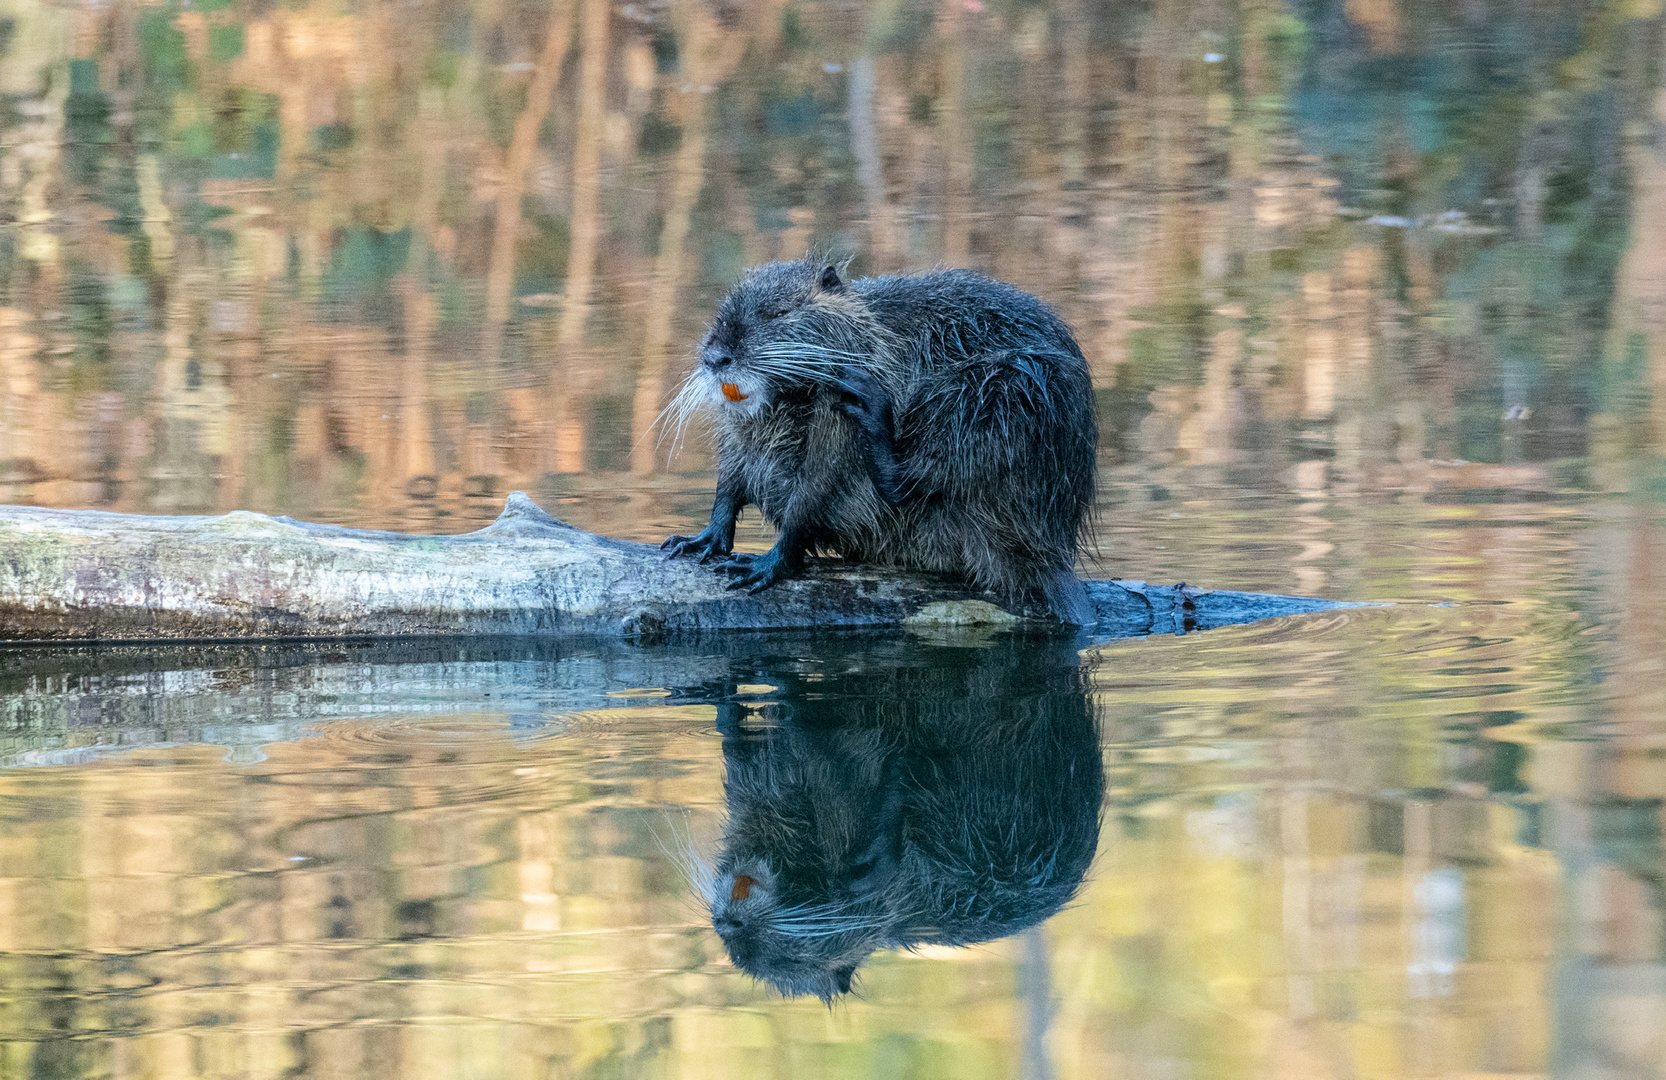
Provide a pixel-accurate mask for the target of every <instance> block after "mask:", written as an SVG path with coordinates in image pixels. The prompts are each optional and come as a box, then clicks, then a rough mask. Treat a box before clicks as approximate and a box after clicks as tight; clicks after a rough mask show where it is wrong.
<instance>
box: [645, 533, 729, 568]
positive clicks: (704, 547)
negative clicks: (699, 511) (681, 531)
mask: <svg viewBox="0 0 1666 1080" xmlns="http://www.w3.org/2000/svg"><path fill="white" fill-rule="evenodd" d="M659 549H660V550H661V551H663V552H665V557H666V558H667V559H680V558H682V557H683V556H685V555H698V556H700V561H701V562H702V563H705V562H710V561H711V560H712V559H715V558H717V557H718V556H719V555H727V554H729V549H728V546H727V545H726V544H724V543H723V541H722V539H721V538H719V537H716V536H708V535H706V534H705V533H701V534H700V535H699V536H667V537H666V538H665V543H663V544H661V545H660V546H659Z"/></svg>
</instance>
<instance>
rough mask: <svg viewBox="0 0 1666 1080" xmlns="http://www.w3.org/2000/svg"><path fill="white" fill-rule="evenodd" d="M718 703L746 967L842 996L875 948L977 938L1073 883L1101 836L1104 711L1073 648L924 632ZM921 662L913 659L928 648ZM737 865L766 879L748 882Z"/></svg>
mask: <svg viewBox="0 0 1666 1080" xmlns="http://www.w3.org/2000/svg"><path fill="white" fill-rule="evenodd" d="M926 652H927V653H928V654H929V655H928V656H926V657H925V658H924V660H925V662H924V663H918V665H917V666H903V665H897V666H887V665H884V664H882V663H874V662H870V663H868V664H865V665H862V667H861V668H860V669H858V670H854V671H851V672H849V673H848V674H844V675H839V676H835V677H832V678H829V677H828V676H826V675H818V676H817V677H816V678H815V681H813V682H812V681H808V680H807V679H806V678H805V677H804V674H803V673H802V668H803V665H802V664H799V663H786V664H783V665H781V666H780V667H779V668H777V669H775V670H762V671H755V672H751V673H748V674H746V675H745V676H744V677H745V678H746V679H749V680H752V681H756V680H759V679H764V680H769V681H771V682H773V683H775V684H776V685H779V686H780V687H781V691H780V693H779V695H775V699H776V700H775V703H774V704H772V705H770V706H767V707H765V709H764V710H763V712H764V714H765V719H767V720H768V721H769V723H767V724H765V725H762V726H759V725H756V724H750V723H748V722H746V721H745V718H744V713H743V710H742V707H741V706H739V705H734V704H729V705H724V706H722V707H720V711H719V726H720V727H721V728H722V730H723V733H724V744H723V756H724V763H725V766H726V774H725V780H724V790H725V793H726V796H727V802H728V808H729V820H728V824H727V827H726V829H725V834H724V839H723V846H722V850H721V852H720V853H719V855H718V858H717V860H716V864H715V866H714V868H713V870H714V873H713V874H712V875H711V879H710V881H709V888H710V889H711V895H710V896H709V897H708V902H709V903H710V904H711V909H712V921H713V925H714V927H715V928H716V929H717V931H718V933H719V935H720V936H721V937H722V938H723V941H724V944H725V946H726V947H727V948H728V951H729V954H730V957H731V958H732V959H733V960H734V962H735V964H736V965H737V966H738V967H740V968H742V969H743V970H745V971H747V972H749V973H750V974H752V975H753V976H755V977H756V978H759V979H763V980H765V981H767V982H769V983H770V984H771V985H773V986H774V987H775V988H776V989H778V990H780V991H781V992H782V993H785V994H813V995H817V996H820V997H821V998H823V999H824V1000H831V999H832V998H833V997H834V996H836V995H837V994H839V993H842V992H845V991H848V990H849V989H850V985H851V979H852V976H853V973H854V972H855V969H856V967H857V965H859V964H860V963H861V962H862V961H863V960H865V959H866V958H867V957H868V956H869V955H870V954H871V953H873V952H874V951H875V950H876V949H882V948H906V947H909V946H912V945H918V944H924V943H934V944H945V945H968V944H972V943H975V942H980V941H988V940H991V939H993V938H998V937H1004V936H1007V935H1009V934H1013V933H1017V932H1018V931H1020V930H1022V929H1024V928H1026V927H1028V926H1032V925H1034V924H1035V923H1038V922H1040V921H1041V920H1042V919H1045V918H1047V917H1048V916H1050V915H1052V914H1053V913H1054V912H1056V911H1058V910H1059V908H1060V907H1062V906H1063V905H1064V904H1065V903H1067V902H1068V901H1069V899H1070V898H1071V897H1072V896H1073V895H1074V894H1075V892H1076V889H1077V888H1078V886H1079V885H1080V883H1081V881H1082V877H1083V875H1084V874H1085V873H1086V872H1087V868H1088V866H1089V864H1090V863H1091V861H1092V859H1093V855H1094V850H1095V847H1096V845H1097V843H1098V836H1099V810H1100V803H1101V800H1102V798H1103V794H1104V772H1103V766H1102V763H1101V758H1100V744H1099V735H1098V730H1097V727H1096V725H1095V723H1094V720H1093V714H1092V709H1091V706H1090V704H1089V701H1088V697H1087V693H1086V691H1085V688H1084V685H1083V682H1082V679H1081V677H1080V675H1079V673H1078V671H1077V670H1076V668H1075V663H1076V658H1075V656H1074V654H1073V653H1071V652H1070V651H1069V650H1064V651H1055V650H1051V649H1048V648H1044V647H1037V646H1035V645H1033V644H1031V645H1022V646H1018V645H1015V646H1014V647H1013V648H1011V649H1008V648H1004V647H1003V648H992V649H930V650H926ZM916 659H918V658H916ZM737 875H744V876H745V878H747V879H750V880H751V881H752V882H754V884H751V885H750V886H749V894H748V895H745V896H743V897H738V898H737V893H739V892H746V891H748V890H747V889H737V887H736V883H737V882H739V881H740V880H741V878H740V877H739V876H737Z"/></svg>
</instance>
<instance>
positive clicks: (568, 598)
mask: <svg viewBox="0 0 1666 1080" xmlns="http://www.w3.org/2000/svg"><path fill="white" fill-rule="evenodd" d="M723 584H724V583H723V581H722V579H720V578H719V577H718V576H717V575H715V574H714V573H713V572H712V571H711V570H710V569H709V568H707V567H701V566H698V565H696V564H695V563H694V562H692V561H690V560H686V559H678V560H667V559H666V558H665V557H664V556H663V555H662V554H661V553H660V551H659V550H658V549H657V548H655V547H652V546H650V545H647V544H636V543H631V542H628V541H624V540H613V539H609V538H607V537H603V536H595V535H593V534H591V533H587V532H584V531H583V530H581V529H576V528H574V527H572V526H570V525H567V524H565V523H563V522H561V521H558V520H556V519H555V518H553V517H551V516H550V515H549V514H547V513H545V512H544V511H543V510H541V509H539V507H538V506H537V505H536V504H535V503H533V501H532V500H531V499H529V498H527V496H526V495H524V494H522V493H521V492H515V493H514V494H512V495H510V496H509V499H508V502H507V504H506V505H505V507H504V511H503V514H502V515H501V516H500V517H499V518H498V519H497V520H496V521H495V522H493V523H492V524H491V525H489V526H487V527H486V528H484V529H481V530H479V531H478V532H472V533H465V534H463V535H460V536H420V535H412V534H406V533H393V532H379V531H371V530H362V529H347V528H341V527H339V526H334V525H317V524H308V523H306V522H299V521H294V520H292V519H290V518H286V517H267V516H265V515H263V514H255V513H249V512H247V511H236V512H233V513H230V514H225V515H223V516H220V517H151V516H145V515H138V514H111V513H105V512H102V511H96V510H47V509H39V508H34V507H22V506H8V507H0V640H10V641H147V640H149V641H156V640H174V641H182V640H216V639H217V640H230V639H251V638H264V639H271V638H330V637H390V636H399V637H410V636H418V635H425V636H453V635H486V634H501V635H522V634H532V635H555V634H574V635H596V636H602V637H610V638H617V637H625V638H631V639H636V640H645V641H653V640H661V639H664V638H667V637H672V636H677V635H682V634H686V633H691V632H699V631H707V630H788V629H811V628H814V629H836V628H880V627H898V626H914V627H941V626H959V625H968V624H983V625H994V626H1000V625H1032V626H1034V627H1036V628H1040V627H1044V626H1046V625H1047V621H1046V620H1044V619H1041V618H1036V617H1034V615H1033V613H1031V614H1030V615H1029V616H1026V614H1025V613H1017V614H1014V613H1009V612H1006V611H1003V610H1001V608H1000V607H998V606H997V605H996V604H995V603H994V598H993V597H991V596H989V595H987V594H981V593H979V592H977V591H975V590H973V589H971V588H969V587H968V586H967V585H965V584H963V583H961V582H958V581H955V580H952V579H948V578H943V577H934V576H930V575H924V574H914V573H906V572H900V571H895V570H887V569H883V568H877V567H869V566H860V565H849V564H844V563H839V562H834V561H829V562H825V563H818V564H817V565H815V566H813V567H812V568H811V569H810V570H809V571H808V572H807V573H806V574H805V576H804V577H802V578H801V579H799V580H795V581H790V582H787V583H784V584H782V585H778V586H776V587H775V588H773V589H770V590H769V591H767V592H764V593H761V594H759V595H756V596H747V595H744V594H741V593H734V592H728V591H726V590H725V589H724V588H723ZM1089 589H1090V591H1091V593H1092V596H1093V599H1094V603H1095V605H1096V606H1097V608H1098V612H1099V624H1098V626H1097V627H1095V628H1093V629H1094V631H1095V632H1096V633H1097V635H1098V636H1101V637H1116V636H1132V635H1140V634H1149V633H1163V632H1184V631H1186V630H1191V629H1208V628H1211V627H1214V626H1221V625H1226V624H1228V623H1238V622H1249V621H1252V620H1255V619H1262V618H1268V617H1272V616H1275V615H1288V614H1295V613H1299V612H1308V611H1321V610H1326V609H1329V608H1334V607H1338V606H1344V605H1339V604H1337V603H1335V602H1333V601H1329V600H1318V599H1311V598H1306V597H1288V596H1275V595H1270V594H1263V593H1239V592H1221V591H1209V590H1201V589H1195V588H1191V587H1188V586H1184V585H1180V586H1153V585H1147V584H1146V583H1144V582H1136V581H1114V580H1113V581H1095V582H1090V583H1089ZM1054 625H1055V626H1056V624H1054Z"/></svg>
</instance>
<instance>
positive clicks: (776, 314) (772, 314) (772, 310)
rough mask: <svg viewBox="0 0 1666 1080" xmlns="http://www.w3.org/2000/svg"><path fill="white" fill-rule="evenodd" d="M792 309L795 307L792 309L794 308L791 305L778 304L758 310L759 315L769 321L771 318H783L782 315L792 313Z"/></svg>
mask: <svg viewBox="0 0 1666 1080" xmlns="http://www.w3.org/2000/svg"><path fill="white" fill-rule="evenodd" d="M792 310H793V309H792V308H790V307H783V306H781V305H776V306H774V307H766V308H764V309H763V310H762V311H760V312H758V315H759V317H761V318H762V319H763V320H764V321H765V322H768V321H769V320H771V319H779V318H781V317H782V316H783V315H791V314H792Z"/></svg>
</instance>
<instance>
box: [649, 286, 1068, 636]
mask: <svg viewBox="0 0 1666 1080" xmlns="http://www.w3.org/2000/svg"><path fill="white" fill-rule="evenodd" d="M701 406H705V407H706V408H708V409H709V411H710V412H711V413H712V414H713V415H714V416H715V426H716V430H717V445H718V480H717V498H716V501H715V504H714V505H713V507H712V515H711V522H710V524H708V525H707V526H706V528H705V531H703V532H701V533H700V534H699V535H697V536H672V537H670V538H669V539H667V540H666V541H665V543H664V545H663V546H664V547H665V548H666V549H667V550H668V551H669V552H670V554H671V555H672V556H679V555H697V556H699V558H700V561H701V562H707V561H709V560H711V559H713V558H716V557H718V556H727V559H726V561H724V562H722V563H720V564H719V565H718V567H717V569H718V570H719V571H720V572H721V573H724V574H727V575H728V576H729V577H730V578H731V579H732V580H731V582H730V586H729V587H730V588H743V587H744V588H749V589H750V590H751V591H753V592H757V591H758V590H760V589H764V588H768V587H769V586H770V585H773V584H775V583H776V582H778V581H781V580H783V579H786V578H789V577H792V576H794V575H795V574H797V573H798V572H799V570H800V569H801V568H802V567H803V564H804V557H805V556H806V555H807V554H808V553H811V552H817V551H820V552H826V553H828V554H833V555H838V556H841V557H843V558H845V559H851V560H855V561H861V562H869V563H881V564H886V565H891V566H901V567H908V568H911V569H916V570H929V571H938V572H947V573H953V574H958V575H963V576H965V577H966V578H968V579H969V580H970V581H971V582H972V583H973V584H975V585H977V586H979V587H981V588H985V589H988V590H990V591H992V592H993V593H995V594H996V595H997V596H998V597H999V598H1000V599H1001V600H1002V601H1003V602H1004V603H1006V604H1007V605H1009V606H1013V607H1017V608H1024V607H1028V606H1029V605H1031V604H1035V603H1040V604H1042V605H1044V606H1045V607H1046V608H1047V609H1048V610H1049V611H1051V612H1052V613H1053V614H1054V615H1056V616H1057V617H1058V618H1060V619H1062V620H1064V621H1066V622H1074V623H1078V624H1085V623H1091V622H1092V621H1093V617H1094V616H1093V606H1092V604H1091V602H1090V601H1089V599H1088V596H1087V591H1086V589H1085V588H1084V587H1083V585H1082V583H1081V582H1080V581H1079V580H1078V579H1077V578H1076V576H1075V574H1074V572H1073V567H1074V566H1075V562H1076V553H1077V545H1078V544H1079V543H1080V542H1081V541H1082V540H1083V539H1084V536H1085V532H1086V529H1087V527H1088V521H1089V516H1090V514H1091V511H1092V507H1093V498H1094V451H1095V444H1096V442H1097V438H1098V430H1097V425H1096V423H1095V420H1094V410H1093V388H1092V383H1091V381H1090V379H1089V376H1088V368H1087V361H1086V360H1084V359H1083V357H1082V351H1081V349H1080V348H1078V347H1077V345H1076V341H1075V338H1073V337H1072V336H1071V333H1070V329H1069V327H1067V326H1065V324H1064V321H1063V320H1061V319H1060V318H1059V317H1058V316H1057V315H1055V314H1054V313H1053V312H1052V310H1051V309H1049V308H1048V307H1047V305H1045V304H1043V303H1042V302H1041V301H1040V300H1038V299H1036V298H1035V297H1033V296H1031V295H1030V294H1029V293H1026V292H1024V291H1022V290H1020V289H1017V288H1014V287H1013V286H1011V285H1006V284H1003V283H1001V282H999V281H992V280H990V279H989V278H986V277H983V276H982V275H980V274H975V273H972V272H971V271H967V270H940V271H934V272H932V273H927V274H887V275H883V276H879V277H867V278H856V279H854V280H846V278H845V276H844V274H843V272H842V271H841V269H840V267H838V266H836V265H833V264H830V263H827V262H825V261H822V260H814V259H802V260H798V261H794V262H775V263H769V264H767V265H765V266H760V267H757V268H756V269H754V270H752V271H750V272H749V273H747V275H746V276H745V278H743V279H742V281H741V282H740V284H739V285H737V286H736V287H735V289H734V290H733V291H732V292H731V293H730V294H729V295H728V296H727V297H726V298H725V299H724V300H723V302H722V303H721V304H719V305H718V308H717V314H716V317H715V319H714V320H713V322H712V326H711V328H710V330H709V331H708V332H707V334H706V336H705V340H704V341H703V342H702V343H701V346H700V362H699V364H698V365H697V366H696V369H695V371H694V373H693V374H692V375H691V376H690V377H689V379H688V381H687V382H686V383H685V384H684V386H683V389H682V390H681V391H680V392H679V394H678V397H677V400H676V401H675V402H674V403H673V406H672V409H673V411H675V412H677V413H678V414H679V416H680V418H684V417H686V415H687V414H688V413H689V412H690V411H692V410H694V409H697V408H699V407H701ZM747 503H753V504H755V505H757V506H758V507H759V509H761V510H762V511H763V515H764V517H765V519H767V520H768V521H769V523H770V524H771V525H773V526H775V528H776V529H777V530H778V534H779V535H778V538H777V540H776V543H775V546H774V547H773V548H772V549H771V550H770V551H769V552H768V553H767V554H765V555H761V556H752V555H745V554H736V553H734V551H733V542H734V534H735V518H736V516H737V515H738V514H739V512H740V509H741V507H743V506H745V505H746V504H747Z"/></svg>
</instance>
